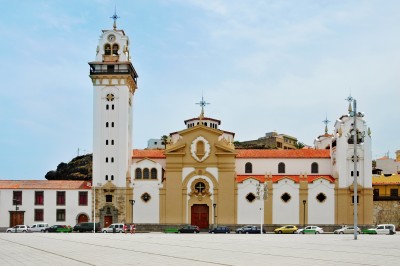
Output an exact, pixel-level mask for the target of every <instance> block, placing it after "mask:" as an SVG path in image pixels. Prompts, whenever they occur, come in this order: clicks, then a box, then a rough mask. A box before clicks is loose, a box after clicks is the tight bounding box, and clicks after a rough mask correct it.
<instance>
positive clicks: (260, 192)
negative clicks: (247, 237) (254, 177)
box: [256, 182, 268, 234]
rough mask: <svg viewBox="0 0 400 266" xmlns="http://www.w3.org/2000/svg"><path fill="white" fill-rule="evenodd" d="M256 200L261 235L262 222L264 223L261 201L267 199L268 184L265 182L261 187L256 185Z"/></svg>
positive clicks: (259, 184)
mask: <svg viewBox="0 0 400 266" xmlns="http://www.w3.org/2000/svg"><path fill="white" fill-rule="evenodd" d="M256 193H257V199H259V200H260V216H261V217H260V234H262V233H263V221H264V219H263V218H264V215H263V214H264V212H263V207H262V206H263V201H265V200H266V199H267V198H268V184H267V182H265V183H264V184H263V185H262V184H261V182H260V183H258V184H257V192H256Z"/></svg>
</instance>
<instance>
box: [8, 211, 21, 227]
mask: <svg viewBox="0 0 400 266" xmlns="http://www.w3.org/2000/svg"><path fill="white" fill-rule="evenodd" d="M18 224H24V212H23V211H10V227H13V226H15V225H18Z"/></svg>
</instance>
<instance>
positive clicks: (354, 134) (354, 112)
mask: <svg viewBox="0 0 400 266" xmlns="http://www.w3.org/2000/svg"><path fill="white" fill-rule="evenodd" d="M347 100H348V101H349V105H350V102H353V110H351V109H350V107H351V105H350V106H349V111H350V117H353V118H354V121H353V129H352V130H350V134H351V136H352V137H353V148H354V154H353V162H354V171H353V178H354V179H353V187H354V195H353V196H354V199H353V202H354V240H357V233H358V227H357V216H358V209H357V208H358V206H357V205H358V200H357V161H358V156H357V141H358V136H357V135H358V132H357V101H356V99H354V98H353V97H351V96H349V97H348V98H347Z"/></svg>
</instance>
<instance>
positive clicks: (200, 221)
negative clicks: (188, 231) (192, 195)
mask: <svg viewBox="0 0 400 266" xmlns="http://www.w3.org/2000/svg"><path fill="white" fill-rule="evenodd" d="M191 210H192V217H191V218H192V219H191V223H192V225H197V226H198V227H200V229H204V228H208V227H209V225H210V224H209V221H208V219H209V208H208V206H207V204H194V205H193V206H192V209H191Z"/></svg>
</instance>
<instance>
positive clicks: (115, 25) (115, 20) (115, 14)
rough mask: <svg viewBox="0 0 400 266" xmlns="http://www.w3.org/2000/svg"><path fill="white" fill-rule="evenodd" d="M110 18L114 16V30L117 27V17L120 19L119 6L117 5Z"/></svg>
mask: <svg viewBox="0 0 400 266" xmlns="http://www.w3.org/2000/svg"><path fill="white" fill-rule="evenodd" d="M110 18H112V19H113V20H114V24H113V28H114V30H116V29H117V19H119V17H118V15H117V6H115V9H114V15H112V16H111V17H110Z"/></svg>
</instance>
